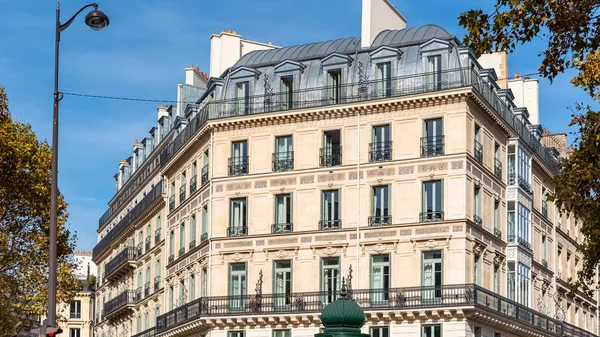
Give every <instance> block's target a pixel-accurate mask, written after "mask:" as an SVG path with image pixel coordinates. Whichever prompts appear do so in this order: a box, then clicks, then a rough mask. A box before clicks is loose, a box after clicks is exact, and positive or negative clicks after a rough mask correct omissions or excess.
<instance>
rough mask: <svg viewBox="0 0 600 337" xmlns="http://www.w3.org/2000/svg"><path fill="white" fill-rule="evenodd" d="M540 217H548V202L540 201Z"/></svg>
mask: <svg viewBox="0 0 600 337" xmlns="http://www.w3.org/2000/svg"><path fill="white" fill-rule="evenodd" d="M542 215H543V216H544V217H546V218H547V217H548V201H546V200H542Z"/></svg>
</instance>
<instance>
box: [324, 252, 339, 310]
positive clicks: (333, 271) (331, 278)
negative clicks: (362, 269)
mask: <svg viewBox="0 0 600 337" xmlns="http://www.w3.org/2000/svg"><path fill="white" fill-rule="evenodd" d="M340 284H341V279H340V258H339V257H327V258H322V259H321V291H322V292H323V293H324V295H323V299H322V301H323V302H324V304H329V303H331V302H333V301H335V300H336V299H337V297H338V291H339V289H340Z"/></svg>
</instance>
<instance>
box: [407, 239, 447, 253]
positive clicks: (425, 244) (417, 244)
mask: <svg viewBox="0 0 600 337" xmlns="http://www.w3.org/2000/svg"><path fill="white" fill-rule="evenodd" d="M450 239H452V235H442V236H429V237H420V238H419V237H417V238H411V239H410V242H411V243H412V245H413V251H415V252H416V251H417V248H420V249H421V250H432V249H435V248H438V247H439V248H443V247H446V249H450Z"/></svg>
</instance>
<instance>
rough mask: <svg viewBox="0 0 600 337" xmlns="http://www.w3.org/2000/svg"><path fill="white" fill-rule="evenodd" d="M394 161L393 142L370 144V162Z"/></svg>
mask: <svg viewBox="0 0 600 337" xmlns="http://www.w3.org/2000/svg"><path fill="white" fill-rule="evenodd" d="M390 160H392V142H391V141H386V142H375V143H369V162H370V163H374V162H380V161H390Z"/></svg>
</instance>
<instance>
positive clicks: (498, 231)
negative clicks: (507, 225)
mask: <svg viewBox="0 0 600 337" xmlns="http://www.w3.org/2000/svg"><path fill="white" fill-rule="evenodd" d="M494 235H495V236H497V237H499V238H501V237H502V231H501V230H500V229H498V228H494Z"/></svg>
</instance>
